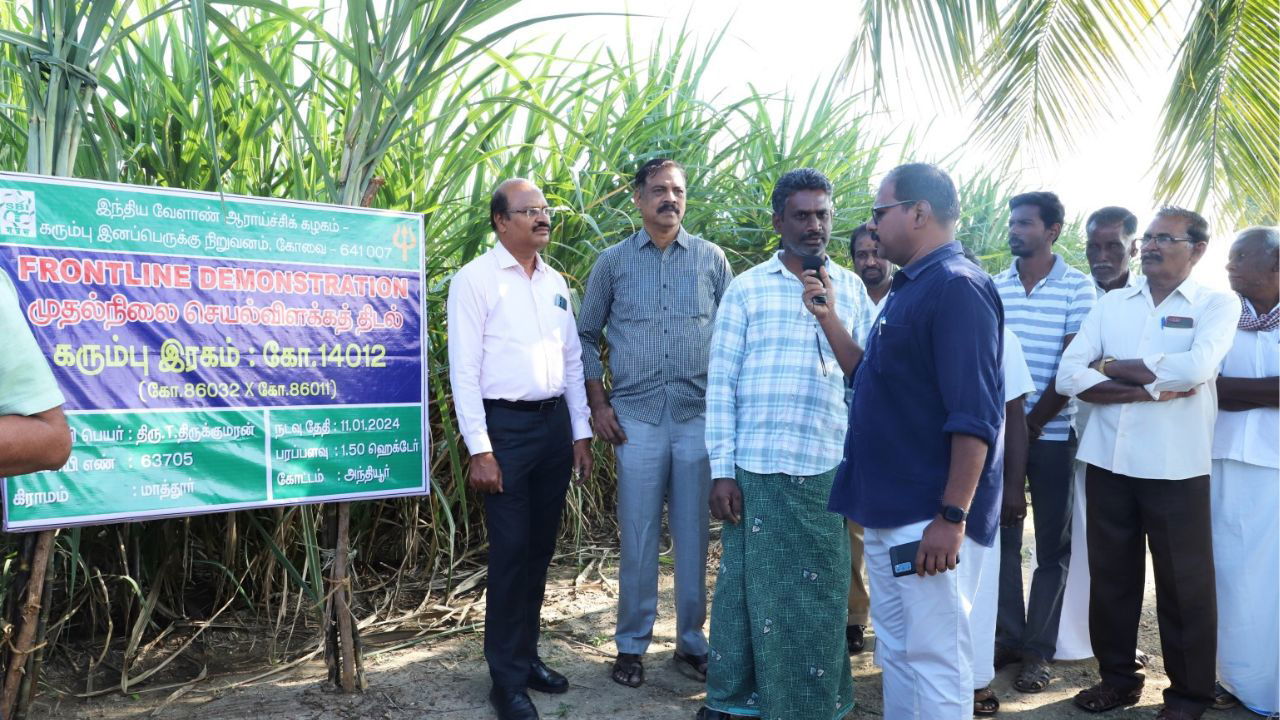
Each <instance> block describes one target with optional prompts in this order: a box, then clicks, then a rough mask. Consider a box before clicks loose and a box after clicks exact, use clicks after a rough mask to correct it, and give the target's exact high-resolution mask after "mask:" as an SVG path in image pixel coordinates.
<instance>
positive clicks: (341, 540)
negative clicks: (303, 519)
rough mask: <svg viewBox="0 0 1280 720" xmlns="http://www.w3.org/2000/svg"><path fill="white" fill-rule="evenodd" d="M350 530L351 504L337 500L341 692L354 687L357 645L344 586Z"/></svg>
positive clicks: (336, 605)
mask: <svg viewBox="0 0 1280 720" xmlns="http://www.w3.org/2000/svg"><path fill="white" fill-rule="evenodd" d="M350 532H351V505H350V503H338V547H337V548H336V552H335V553H334V556H333V584H334V603H333V609H334V612H336V613H337V614H338V637H339V639H340V642H341V654H342V683H341V686H342V692H347V693H349V692H355V690H356V648H355V639H354V634H353V633H352V626H351V609H350V596H349V594H348V592H347V588H348V586H349V585H350V583H349V582H348V580H347V560H348V557H347V545H348V540H349V538H350Z"/></svg>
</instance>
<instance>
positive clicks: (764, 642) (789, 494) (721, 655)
mask: <svg viewBox="0 0 1280 720" xmlns="http://www.w3.org/2000/svg"><path fill="white" fill-rule="evenodd" d="M834 477H835V470H834V469H833V470H831V471H828V472H825V473H823V474H821V475H810V476H794V475H781V474H774V475H758V474H756V473H751V472H747V471H746V470H743V469H742V468H738V469H737V480H738V487H739V488H741V490H742V519H741V521H740V522H739V523H738V524H737V525H732V524H729V523H725V525H724V528H723V530H722V531H721V536H720V537H721V544H722V545H723V548H724V555H723V559H722V560H721V562H720V571H719V574H718V577H717V579H716V591H715V597H714V599H713V600H712V604H711V638H710V643H711V647H710V650H709V654H710V657H709V662H708V667H707V707H709V708H711V709H712V710H719V711H720V712H725V713H729V714H731V715H744V716H748V717H760V718H767V720H826V719H827V718H843V717H844V716H845V715H846V714H847V713H849V711H851V710H852V709H853V677H852V674H851V673H850V669H849V654H848V650H847V647H846V645H845V636H844V626H845V617H846V614H847V610H848V608H847V603H848V594H849V535H848V533H847V532H846V530H845V525H844V518H843V517H841V516H840V515H837V514H835V513H832V512H830V511H828V510H827V498H828V496H829V495H830V493H831V482H832V480H833V479H834Z"/></svg>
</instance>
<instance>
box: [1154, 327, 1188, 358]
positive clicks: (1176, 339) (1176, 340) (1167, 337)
mask: <svg viewBox="0 0 1280 720" xmlns="http://www.w3.org/2000/svg"><path fill="white" fill-rule="evenodd" d="M1193 339H1195V331H1194V330H1193V329H1192V328H1171V327H1166V328H1161V329H1160V351H1161V352H1163V353H1165V354H1170V353H1182V352H1186V351H1188V350H1190V349H1191V341H1192V340H1193Z"/></svg>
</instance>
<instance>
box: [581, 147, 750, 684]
mask: <svg viewBox="0 0 1280 720" xmlns="http://www.w3.org/2000/svg"><path fill="white" fill-rule="evenodd" d="M685 186H686V179H685V172H684V168H683V167H681V165H680V164H679V163H677V162H675V161H674V160H671V159H669V158H663V157H657V158H653V159H651V160H649V161H647V162H645V163H644V164H643V165H642V166H641V167H640V170H639V171H638V172H637V173H636V176H635V181H634V192H633V195H632V201H633V202H634V203H635V205H636V207H637V208H638V209H639V210H640V216H641V218H642V219H643V221H644V226H643V227H642V228H641V229H640V230H639V231H638V232H636V233H635V234H633V235H631V236H630V237H628V238H627V239H626V240H623V241H622V242H620V243H618V244H616V245H614V246H612V247H610V248H608V249H607V250H605V251H604V252H602V253H600V256H599V258H597V259H596V264H595V267H594V268H592V270H591V276H590V279H589V280H588V281H587V292H586V295H585V297H584V298H583V301H582V310H581V312H580V313H579V317H578V330H579V332H580V334H581V338H582V363H583V367H584V368H585V370H586V381H587V401H588V403H589V404H590V406H591V416H592V423H593V425H594V427H595V431H596V433H598V434H599V435H600V437H602V438H604V439H605V440H606V441H607V442H609V443H610V444H611V445H613V447H614V453H615V457H616V458H617V470H618V528H619V531H620V533H621V535H622V538H621V541H622V542H621V544H622V562H621V567H620V568H619V570H618V622H617V629H616V631H615V633H614V642H615V643H616V644H617V648H618V657H617V660H616V661H615V662H614V664H613V669H612V671H611V675H610V677H612V678H613V680H614V682H617V683H619V684H622V685H626V686H628V687H639V686H640V685H641V684H642V683H643V682H644V666H643V664H642V661H641V658H642V657H643V655H644V653H645V650H647V649H648V647H649V642H650V640H652V639H653V622H654V619H655V617H656V616H657V612H658V549H659V548H658V545H659V541H660V540H661V535H662V505H663V501H664V499H665V501H666V504H667V509H668V516H667V517H668V526H669V528H670V532H671V539H672V542H673V544H674V550H675V575H676V577H675V582H676V602H675V605H676V650H675V655H674V662H675V665H676V668H677V669H679V670H680V671H681V672H683V673H685V674H687V675H689V676H691V677H693V678H694V679H696V680H699V681H705V680H706V679H707V675H706V673H707V637H706V635H705V634H704V633H703V629H702V628H703V625H704V623H705V620H706V616H707V584H706V579H707V540H708V531H709V528H708V525H709V522H710V520H709V518H708V517H707V513H708V506H707V496H708V493H710V491H711V466H710V465H709V464H708V462H707V446H706V443H705V442H704V435H705V428H704V425H705V415H704V413H705V409H706V402H705V394H706V387H707V348H708V346H709V345H710V344H711V330H712V324H711V323H712V319H713V318H714V317H715V314H716V308H717V306H719V304H720V298H721V297H722V296H723V295H724V291H725V288H726V287H728V285H729V281H730V280H731V279H733V271H732V270H731V269H730V268H729V261H728V260H727V259H726V258H725V255H724V251H723V250H721V249H720V248H719V246H717V245H715V244H713V243H710V242H707V241H706V240H703V239H702V238H700V237H698V236H696V235H690V234H689V233H688V232H687V231H686V230H685V229H684V226H683V224H682V221H683V219H684V213H685V202H686V197H685V196H686V187H685ZM602 333H603V338H602ZM602 339H605V340H607V344H608V348H609V351H608V355H607V358H608V361H607V362H608V369H609V370H610V374H611V375H612V381H613V382H612V393H607V392H606V391H605V386H604V371H605V367H606V366H605V362H604V360H603V358H602V355H601V341H602Z"/></svg>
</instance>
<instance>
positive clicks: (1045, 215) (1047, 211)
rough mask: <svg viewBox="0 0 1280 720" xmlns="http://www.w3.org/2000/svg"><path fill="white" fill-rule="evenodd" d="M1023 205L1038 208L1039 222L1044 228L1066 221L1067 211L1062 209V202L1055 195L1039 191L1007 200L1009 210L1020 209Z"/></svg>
mask: <svg viewBox="0 0 1280 720" xmlns="http://www.w3.org/2000/svg"><path fill="white" fill-rule="evenodd" d="M1023 205H1034V206H1036V207H1037V208H1039V210H1040V221H1041V222H1043V223H1044V226H1045V227H1049V226H1050V225H1061V224H1062V223H1063V222H1065V221H1066V219H1067V209H1066V208H1064V207H1062V201H1061V200H1059V199H1058V196H1057V195H1056V194H1055V193H1051V192H1045V191H1043V190H1041V191H1037V192H1028V193H1022V194H1021V195H1014V196H1013V197H1011V198H1009V209H1010V210H1013V209H1014V208H1020V207H1022V206H1023Z"/></svg>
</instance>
